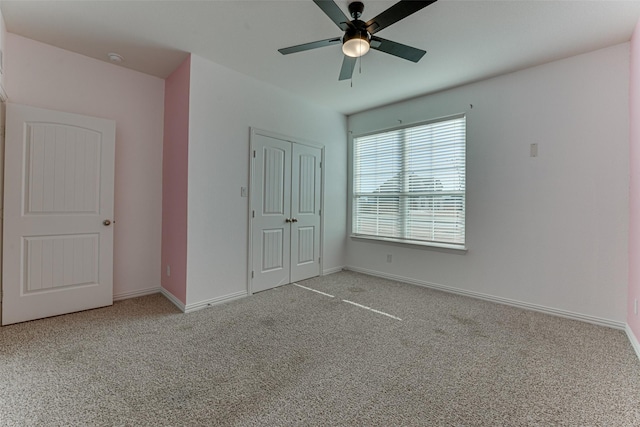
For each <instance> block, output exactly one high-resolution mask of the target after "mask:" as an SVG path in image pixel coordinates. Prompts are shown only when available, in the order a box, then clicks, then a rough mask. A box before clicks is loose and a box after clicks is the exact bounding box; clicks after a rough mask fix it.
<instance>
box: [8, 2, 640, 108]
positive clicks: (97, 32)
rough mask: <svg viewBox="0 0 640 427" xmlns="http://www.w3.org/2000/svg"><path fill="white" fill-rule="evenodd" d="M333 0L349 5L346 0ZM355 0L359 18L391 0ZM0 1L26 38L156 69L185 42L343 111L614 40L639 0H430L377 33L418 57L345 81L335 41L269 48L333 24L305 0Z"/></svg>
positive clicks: (638, 9)
mask: <svg viewBox="0 0 640 427" xmlns="http://www.w3.org/2000/svg"><path fill="white" fill-rule="evenodd" d="M336 3H338V5H339V6H340V7H341V8H342V9H343V10H344V11H345V14H346V15H348V12H347V3H348V1H347V0H337V1H336ZM364 3H365V10H364V15H363V17H362V19H363V20H364V21H367V20H369V19H371V18H372V17H373V16H375V15H377V14H378V13H380V12H382V11H383V10H385V9H386V8H387V7H389V6H391V5H392V4H394V3H395V1H393V0H392V1H387V0H384V1H382V0H368V1H367V0H365V1H364ZM0 6H1V8H2V13H3V16H4V19H5V23H6V26H7V30H8V31H10V32H12V33H16V34H19V35H22V36H25V37H28V38H31V39H35V40H39V41H42V42H45V43H48V44H51V45H54V46H58V47H61V48H64V49H68V50H71V51H74V52H78V53H81V54H83V55H87V56H90V57H93V58H97V59H101V60H105V61H106V60H107V53H109V52H117V53H119V54H120V55H122V56H124V58H125V61H124V63H123V64H122V66H124V67H128V68H131V69H134V70H138V71H142V72H144V73H148V74H152V75H155V76H158V77H162V78H164V77H166V76H168V75H169V74H170V73H171V72H172V71H173V70H174V69H175V68H176V67H177V66H178V65H179V64H180V63H181V62H182V60H183V59H184V58H185V57H186V54H187V52H193V53H194V54H196V55H199V56H201V57H204V58H208V59H210V60H211V61H214V62H216V63H218V64H221V65H224V66H226V67H229V68H231V69H233V70H236V71H238V72H240V73H243V74H246V75H249V76H252V77H254V78H256V79H258V80H261V81H264V82H267V83H269V84H272V85H275V86H279V87H281V88H283V89H286V90H288V91H290V92H293V93H295V94H297V95H298V96H301V97H303V98H306V99H307V100H309V101H310V102H314V103H317V104H322V105H325V106H327V107H329V108H331V109H333V110H336V111H339V112H342V113H345V114H351V113H354V112H357V111H362V110H365V109H369V108H373V107H376V106H379V105H383V104H388V103H391V102H394V101H398V100H401V99H406V98H410V97H414V96H418V95H423V94H428V93H433V92H437V91H440V90H443V89H447V88H451V87H455V86H459V85H462V84H465V83H469V82H473V81H477V80H481V79H485V78H488V77H491V76H495V75H499V74H503V73H507V72H511V71H515V70H518V69H522V68H526V67H530V66H533V65H537V64H542V63H545V62H549V61H553V60H556V59H559V58H563V57H567V56H572V55H576V54H579V53H584V52H588V51H592V50H596V49H599V48H602V47H606V46H610V45H614V44H617V43H622V42H625V41H628V40H629V39H630V37H631V34H632V32H633V29H634V26H635V24H636V23H637V22H638V19H639V17H640V1H608V0H600V1H581V0H577V1H576V0H574V1H529V0H510V1H486V0H475V1H458V0H440V1H438V2H437V3H434V4H432V5H431V6H428V7H427V8H425V9H422V10H421V11H418V12H417V13H415V14H413V15H411V16H410V17H408V18H406V19H404V20H403V21H400V22H398V23H396V24H394V25H393V26H391V27H388V28H386V29H384V30H382V31H380V32H379V33H377V35H379V36H380V37H384V38H387V39H391V40H394V41H397V42H400V43H403V44H408V45H411V46H415V47H418V48H421V49H424V50H426V51H427V54H426V55H425V57H424V58H423V59H422V60H421V61H420V62H419V63H418V64H414V63H412V62H409V61H405V60H402V59H399V58H396V57H394V56H390V55H387V54H384V53H381V52H377V51H372V52H370V53H369V54H367V55H366V56H364V57H363V58H362V62H361V70H362V72H361V73H359V71H358V67H356V71H355V73H354V77H353V81H352V82H350V81H343V82H339V81H338V72H339V70H340V66H341V63H342V52H341V49H340V46H330V47H325V48H321V49H316V50H311V51H307V52H301V53H296V54H292V55H287V56H283V55H281V54H280V53H279V52H278V51H277V49H278V48H282V47H288V46H291V45H296V44H301V43H306V42H311V41H315V40H320V39H326V38H330V37H336V36H340V35H341V31H340V30H339V29H338V27H337V26H336V25H335V24H334V23H333V22H332V21H331V20H329V18H328V17H327V16H326V15H325V14H324V13H323V12H322V11H321V10H320V9H319V8H318V7H317V6H316V5H315V4H314V3H313V2H312V1H311V0H289V1H283V0H258V1H247V0H226V1H220V0H209V1H186V0H175V1H154V0H146V1H130V0H129V1H127V0H124V1H123V0H108V1H95V0H85V1H59V0H47V1H32V0H20V1H16V0H2V2H1V3H0ZM8 60H9V59H8ZM603 78H606V76H603ZM221 84H224V83H223V82H221Z"/></svg>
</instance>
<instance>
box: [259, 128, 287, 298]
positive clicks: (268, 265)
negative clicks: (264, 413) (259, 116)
mask: <svg viewBox="0 0 640 427" xmlns="http://www.w3.org/2000/svg"><path fill="white" fill-rule="evenodd" d="M252 149H253V150H254V152H255V157H254V159H253V164H254V171H253V172H254V175H253V176H254V177H255V179H256V185H255V187H254V188H255V191H252V192H251V198H252V206H253V207H255V208H257V209H255V211H254V212H253V214H252V215H253V216H254V218H253V228H252V236H251V237H252V259H253V264H254V265H253V267H252V268H253V280H252V291H253V292H259V291H263V290H265V289H270V288H272V287H275V286H280V285H284V284H287V283H289V282H290V281H289V278H290V275H289V268H290V260H289V241H290V240H291V227H290V226H289V223H288V222H286V220H287V219H288V218H289V214H290V206H289V205H290V200H291V186H290V183H291V168H290V164H291V143H289V142H287V141H282V140H279V139H275V138H269V137H267V136H264V135H255V138H254V139H253V140H252Z"/></svg>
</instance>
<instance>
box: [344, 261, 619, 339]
mask: <svg viewBox="0 0 640 427" xmlns="http://www.w3.org/2000/svg"><path fill="white" fill-rule="evenodd" d="M345 270H351V271H355V272H358V273H364V274H368V275H370V276H377V277H382V278H384V279H390V280H396V281H398V282H404V283H409V284H412V285H418V286H424V287H426V288H431V289H436V290H439V291H444V292H449V293H453V294H458V295H464V296H468V297H471V298H477V299H481V300H485V301H491V302H496V303H498V304H504V305H510V306H513V307H518V308H524V309H527V310H532V311H539V312H541V313H546V314H551V315H553V316H559V317H565V318H567V319H573V320H579V321H582V322H587V323H592V324H595V325H600V326H607V327H609V328H614V329H621V330H625V328H626V323H624V322H618V321H615V320H611V319H603V318H601V317H596V316H590V315H587V314H581V313H574V312H572V311H567V310H561V309H557V308H552V307H546V306H544V305H538V304H531V303H528V302H523V301H518V300H512V299H509V298H502V297H497V296H493V295H489V294H484V293H481V292H474V291H467V290H464V289H458V288H453V287H451V286H445V285H439V284H437V283H431V282H427V281H423V280H417V279H413V278H410V277H404V276H397V275H395V274H388V273H383V272H380V271H375V270H368V269H364V268H358V267H351V266H346V267H345Z"/></svg>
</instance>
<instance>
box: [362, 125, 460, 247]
mask: <svg viewBox="0 0 640 427" xmlns="http://www.w3.org/2000/svg"><path fill="white" fill-rule="evenodd" d="M465 153H466V119H465V117H464V116H457V117H453V118H451V117H449V118H446V119H443V120H439V121H434V122H430V123H426V124H420V125H417V126H411V127H405V128H402V129H395V130H392V131H388V132H383V133H377V134H374V135H366V136H359V137H356V138H354V140H353V154H354V156H353V159H354V165H353V198H354V200H353V230H352V231H353V234H354V235H355V236H363V237H374V238H382V239H393V240H401V241H409V242H416V243H423V244H434V245H445V246H454V247H464V245H465V174H466V172H465V163H466V160H465V156H466V154H465Z"/></svg>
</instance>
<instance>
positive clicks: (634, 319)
mask: <svg viewBox="0 0 640 427" xmlns="http://www.w3.org/2000/svg"><path fill="white" fill-rule="evenodd" d="M629 126H630V128H629V147H630V153H629V161H630V165H629V172H630V183H629V189H630V190H629V191H630V193H629V297H628V302H627V304H628V305H627V307H628V309H627V324H628V325H629V327H630V328H631V330H632V331H633V333H634V335H635V336H636V339H638V340H640V316H638V315H636V314H635V313H634V301H635V300H636V299H638V300H640V22H639V23H638V25H637V26H636V29H635V31H634V32H633V37H632V38H631V72H630V79H629Z"/></svg>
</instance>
